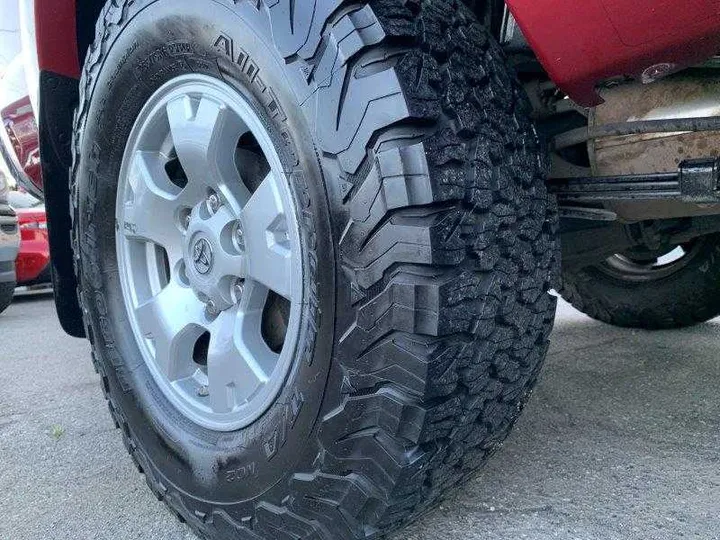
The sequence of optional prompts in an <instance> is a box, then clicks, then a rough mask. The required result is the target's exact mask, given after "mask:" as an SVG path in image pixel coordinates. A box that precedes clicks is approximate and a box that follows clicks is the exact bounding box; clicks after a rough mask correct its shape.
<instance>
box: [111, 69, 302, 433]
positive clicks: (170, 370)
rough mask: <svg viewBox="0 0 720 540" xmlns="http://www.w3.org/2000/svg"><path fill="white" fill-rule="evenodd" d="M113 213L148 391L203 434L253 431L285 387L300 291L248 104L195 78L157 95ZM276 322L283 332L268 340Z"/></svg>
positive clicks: (269, 163) (272, 169) (273, 181)
mask: <svg viewBox="0 0 720 540" xmlns="http://www.w3.org/2000/svg"><path fill="white" fill-rule="evenodd" d="M248 138H250V139H252V141H253V144H252V149H253V150H252V151H248V150H247V149H242V148H240V144H241V141H243V140H246V139H248ZM258 149H259V150H258ZM170 171H180V172H178V173H176V172H172V173H171V172H170ZM249 171H259V172H260V173H261V174H262V175H264V176H263V177H257V178H255V177H253V178H250V177H249ZM241 172H242V174H241ZM181 173H182V174H181ZM116 218H117V222H118V224H122V226H119V227H118V233H117V235H116V242H117V253H118V266H119V273H120V282H121V288H122V292H123V299H124V302H125V306H126V311H127V313H128V319H129V321H130V325H131V327H132V330H133V333H134V335H135V339H136V342H137V344H138V346H139V348H140V352H141V353H142V356H143V359H144V360H145V363H146V364H147V366H148V368H149V371H150V373H151V374H152V376H153V378H154V380H155V382H156V383H157V384H158V386H159V387H160V389H161V390H162V391H163V393H164V394H165V396H166V397H167V398H168V399H169V400H170V402H171V403H172V404H173V405H174V406H175V407H176V408H177V409H178V410H180V412H182V413H183V414H184V415H185V416H187V417H188V418H189V419H191V420H192V421H193V422H196V423H197V424H200V425H201V426H203V427H206V428H208V429H213V430H218V431H230V430H235V429H239V428H242V427H245V426H247V425H249V424H250V423H252V422H253V421H255V420H256V419H257V418H258V417H259V416H260V415H261V414H263V412H265V410H267V408H268V407H269V406H270V405H271V404H272V402H273V401H274V400H275V398H276V397H277V395H278V393H279V392H280V390H281V389H282V387H283V385H284V383H285V379H286V377H287V373H288V372H289V370H290V367H291V365H292V361H293V357H294V355H295V349H296V345H297V338H298V335H299V324H300V306H301V305H302V294H303V290H302V275H303V268H302V260H303V258H302V254H301V248H300V245H301V244H300V233H299V227H298V221H297V216H296V212H295V205H294V202H293V197H292V193H291V190H290V186H289V183H288V180H287V177H286V175H285V173H284V168H283V166H282V163H281V161H280V158H279V153H278V151H277V150H276V148H275V146H274V143H273V139H272V137H271V135H270V132H269V131H268V127H267V126H266V124H265V123H264V122H263V121H262V120H261V117H260V116H259V115H258V114H257V112H256V109H255V107H254V105H253V103H252V102H251V101H250V100H249V99H248V98H246V97H245V96H244V95H243V94H242V93H241V92H238V91H237V90H235V89H234V88H232V87H230V86H229V85H227V84H226V83H224V82H222V81H220V80H217V79H214V78H212V77H207V76H202V75H186V76H182V77H178V78H176V79H174V80H172V81H170V82H169V83H167V84H165V85H164V86H163V87H162V88H160V89H159V90H158V91H157V92H156V93H155V94H154V95H153V96H152V97H151V98H150V100H149V102H148V103H147V104H146V106H145V107H144V108H143V110H142V111H141V113H140V115H139V116H138V119H137V121H136V123H135V126H134V127H133V130H132V133H131V136H130V138H129V140H128V144H127V147H126V149H125V155H124V158H123V164H122V168H121V173H120V178H119V186H118V198H117V211H116ZM276 311H277V313H276ZM278 313H282V314H283V315H285V314H287V313H289V315H288V316H286V317H285V319H286V320H287V329H286V330H285V331H284V332H283V333H282V335H280V336H279V337H278V336H277V335H276V334H273V336H272V338H271V339H270V338H266V336H265V335H264V332H263V328H265V327H266V326H268V324H266V318H271V319H272V320H277V318H278ZM285 319H284V320H285ZM276 326H277V325H276Z"/></svg>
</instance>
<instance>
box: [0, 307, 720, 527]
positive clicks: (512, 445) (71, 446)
mask: <svg viewBox="0 0 720 540" xmlns="http://www.w3.org/2000/svg"><path fill="white" fill-rule="evenodd" d="M719 353H720V322H718V321H716V322H712V323H709V324H705V325H701V326H698V327H695V328H692V329H688V330H683V331H671V332H662V333H648V332H641V331H629V330H619V329H615V328H612V327H610V326H606V325H603V324H601V323H598V322H594V321H591V320H590V319H588V318H586V317H584V316H583V315H581V314H579V313H578V312H576V311H574V310H573V309H572V308H570V307H569V306H567V305H566V304H562V305H561V306H560V310H559V314H558V319H557V323H556V331H555V335H554V339H553V346H552V348H551V351H550V354H549V357H548V361H547V364H546V369H545V373H544V375H543V377H542V379H541V381H540V384H539V386H538V388H537V390H536V392H535V394H534V396H533V398H532V399H531V402H530V404H529V405H528V407H527V409H526V411H525V414H524V415H523V417H522V419H521V420H520V422H519V423H518V426H517V429H516V430H515V431H514V433H513V435H512V436H511V437H510V439H509V440H508V442H507V443H506V445H505V447H504V448H503V449H502V450H501V451H500V452H499V453H498V454H497V455H496V456H495V457H494V458H493V459H492V461H491V463H490V464H489V465H488V466H487V467H486V468H485V470H484V471H483V472H482V473H481V475H480V476H479V477H478V478H477V479H476V480H474V481H473V482H471V483H470V484H469V485H468V486H467V487H466V488H464V489H463V490H462V492H461V493H459V494H456V495H455V496H453V497H451V498H450V499H449V500H448V501H447V502H446V503H445V504H444V505H443V506H442V507H441V508H440V509H438V510H435V511H433V512H432V513H431V514H429V515H428V516H426V517H425V518H424V519H423V520H422V521H421V522H419V523H417V524H416V525H413V526H412V527H411V528H410V529H408V530H406V531H404V532H403V533H401V534H400V535H398V536H397V537H396V540H430V539H432V540H450V539H453V540H456V539H462V540H494V539H497V540H500V539H513V540H515V539H518V538H528V539H537V540H544V539H563V540H571V539H572V540H577V539H581V540H584V539H588V540H589V539H602V540H613V539H653V540H661V539H673V540H674V539H677V538H679V537H685V538H701V539H710V540H712V539H720V354H719ZM0 463H1V466H0V492H1V493H2V497H0V516H1V518H0V539H2V540H26V539H27V540H30V539H32V540H41V539H42V540H45V539H68V540H69V539H73V540H75V539H108V540H110V539H112V540H126V539H127V540H129V539H144V540H151V539H163V540H171V539H172V540H181V539H182V540H185V539H187V540H190V539H192V538H194V537H193V535H192V534H191V533H189V532H188V530H187V529H186V527H185V526H183V525H181V524H179V523H178V522H177V521H176V520H175V518H174V517H172V516H171V515H170V513H169V512H168V511H167V510H166V509H165V507H164V506H163V505H162V504H159V503H157V502H156V501H155V499H154V498H153V497H152V495H151V494H150V492H149V491H148V489H147V488H146V486H145V483H144V480H143V478H142V477H141V476H140V475H139V474H137V472H136V471H135V469H134V467H133V466H132V464H131V461H130V458H129V457H128V456H127V454H126V452H125V449H124V448H123V446H122V442H121V440H120V434H119V433H118V432H117V431H116V430H115V429H114V427H113V425H112V423H111V421H110V417H109V414H108V412H107V408H106V406H105V402H104V400H103V398H102V395H101V392H100V388H99V382H98V377H97V375H96V374H95V372H94V371H93V369H92V366H91V363H90V360H89V347H88V345H87V344H86V343H85V342H84V341H81V340H74V339H71V338H69V337H67V336H65V335H64V334H63V333H62V331H61V329H60V326H59V324H58V323H57V320H56V318H55V313H54V309H53V305H52V300H51V298H50V297H48V296H47V295H45V296H43V295H40V296H33V297H27V298H21V299H20V300H19V301H17V302H16V303H15V304H13V306H12V307H11V308H10V309H9V310H8V311H7V312H6V313H5V314H3V315H2V316H0Z"/></svg>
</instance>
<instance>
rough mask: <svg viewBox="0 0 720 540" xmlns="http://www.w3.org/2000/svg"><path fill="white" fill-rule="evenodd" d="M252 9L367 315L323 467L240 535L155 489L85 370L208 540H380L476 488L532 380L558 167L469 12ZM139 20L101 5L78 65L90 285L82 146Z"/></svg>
mask: <svg viewBox="0 0 720 540" xmlns="http://www.w3.org/2000/svg"><path fill="white" fill-rule="evenodd" d="M288 2H289V3H288ZM226 3H227V4H228V6H233V5H234V4H235V2H234V1H232V0H230V1H228V2H226ZM256 3H257V5H258V6H259V9H265V10H266V12H267V14H268V17H269V18H270V26H271V28H272V29H273V35H274V36H275V37H276V45H277V48H278V50H279V51H280V53H281V54H282V55H283V56H284V57H285V60H286V62H287V64H288V66H289V69H295V67H297V71H298V72H300V73H302V74H303V78H304V79H305V81H306V82H307V92H306V95H305V99H304V100H303V101H302V107H303V109H304V110H305V112H306V116H307V117H308V118H309V119H312V121H314V122H316V124H315V125H314V129H315V132H316V134H317V141H318V147H319V150H320V151H321V153H322V156H324V159H326V160H328V161H330V162H332V165H330V167H335V168H336V170H337V176H338V178H339V179H340V183H341V184H342V186H344V187H343V193H344V199H343V209H342V212H341V213H340V214H339V215H340V216H346V218H345V222H344V223H341V224H339V228H340V229H341V230H342V234H341V236H340V241H339V249H338V264H339V266H340V267H341V268H342V273H343V274H344V275H345V276H346V278H347V280H348V281H349V283H350V289H351V297H352V305H353V307H354V308H355V309H356V315H355V316H354V318H353V319H354V320H353V321H352V323H351V324H350V325H349V326H348V327H345V328H338V330H337V331H338V337H337V339H336V347H335V353H334V356H335V359H336V361H337V363H338V366H339V369H340V370H341V372H342V373H341V381H342V388H341V389H339V393H340V396H341V399H340V402H339V403H337V404H335V406H332V407H330V408H328V409H327V410H326V411H325V413H324V415H323V417H322V418H321V421H320V425H319V428H318V432H317V438H318V441H319V446H320V451H319V452H318V456H317V459H316V460H315V464H314V468H313V469H312V470H307V471H302V472H297V473H295V474H294V475H292V476H291V478H290V480H289V481H288V493H289V495H288V496H287V497H285V498H284V499H283V500H281V501H276V500H260V501H257V503H256V504H255V513H254V515H253V516H252V518H251V519H250V520H248V521H240V520H237V519H236V518H235V517H232V516H231V515H230V513H229V512H227V511H225V510H224V509H222V508H220V507H212V505H210V504H202V505H200V504H198V503H197V502H196V501H195V500H194V499H191V498H189V497H186V496H185V495H183V494H182V493H180V492H179V491H176V490H174V489H173V487H172V486H169V485H165V484H164V483H163V480H162V478H161V476H160V475H159V474H157V471H156V469H155V467H154V465H153V464H152V462H151V460H150V458H149V457H148V456H147V455H145V453H144V451H143V449H142V448H141V447H140V446H139V445H137V444H136V443H135V442H134V437H133V433H132V429H131V426H130V425H129V424H128V423H127V421H126V420H125V418H124V415H123V412H122V411H121V410H120V409H119V407H118V406H117V404H115V403H114V399H113V396H112V394H111V392H110V385H109V384H108V382H107V373H106V369H107V368H108V364H107V363H106V362H105V361H104V360H103V351H99V350H94V351H93V360H94V363H95V366H96V369H97V370H98V372H99V373H100V375H101V377H102V378H103V389H104V391H105V397H106V398H107V400H108V405H109V408H110V412H111V414H112V416H113V419H114V421H115V422H116V424H117V425H118V426H119V427H120V428H121V431H122V434H123V439H124V442H125V446H126V448H127V450H128V452H129V453H130V455H131V456H132V458H133V460H134V461H135V463H136V465H137V467H138V469H139V470H140V471H141V472H143V473H144V474H145V477H146V480H147V483H148V485H149V486H150V488H151V490H152V491H153V493H155V495H156V496H157V498H158V499H160V500H164V501H165V502H166V503H167V504H168V506H169V507H170V508H171V509H172V510H173V512H174V513H175V514H176V515H177V516H178V517H180V518H181V519H183V520H184V521H186V522H187V523H188V524H189V525H190V526H191V527H192V528H193V529H194V530H195V531H196V532H197V533H198V534H199V535H200V536H201V537H208V538H210V537H212V538H216V537H222V538H224V537H226V536H230V535H234V536H233V537H235V538H243V539H245V538H247V539H262V538H277V539H284V538H288V539H316V538H317V539H321V538H322V539H328V540H329V539H336V538H365V537H376V536H381V535H384V534H386V533H387V532H389V531H391V530H394V529H397V528H398V527H400V526H401V525H403V524H404V523H406V522H408V521H409V520H411V519H413V518H415V517H417V516H418V515H419V514H420V513H422V512H423V511H425V510H426V509H427V508H429V507H431V506H433V505H434V504H436V503H437V502H438V501H439V500H440V497H441V496H442V495H443V493H444V492H446V491H447V490H448V489H450V488H452V487H453V486H455V485H457V484H458V483H459V482H460V481H462V480H463V479H465V478H467V477H468V475H470V474H472V473H473V471H475V470H476V469H477V467H478V466H480V465H481V464H482V463H483V462H484V461H485V460H486V459H487V458H488V456H489V455H490V454H492V453H493V452H494V451H495V450H496V449H497V448H498V447H499V445H500V444H501V443H502V441H503V440H504V439H505V437H506V436H507V434H508V432H509V430H510V428H511V427H512V425H513V423H514V422H515V420H516V419H517V417H518V415H519V413H520V410H521V409H522V406H523V404H524V403H525V401H526V399H527V398H528V395H529V393H530V390H531V389H532V387H533V385H534V383H535V381H536V378H537V376H538V373H539V370H540V367H541V365H542V361H543V359H544V356H545V352H546V350H547V343H548V336H549V333H550V331H551V327H552V320H553V314H554V302H555V300H554V298H553V297H552V296H550V295H549V294H547V291H548V290H549V288H550V285H551V279H552V277H553V276H554V275H555V272H556V270H557V269H556V265H557V242H556V237H557V219H556V214H555V207H554V203H553V201H552V200H551V199H550V198H549V197H548V195H547V193H546V191H545V187H544V178H545V175H546V171H547V163H546V161H545V159H544V157H543V151H542V149H541V148H540V146H539V143H538V141H537V137H536V135H535V132H534V130H533V128H532V126H531V124H530V122H529V120H528V104H527V103H526V98H525V97H524V95H523V93H522V90H521V88H520V86H519V84H518V83H517V82H516V81H515V80H514V78H513V77H512V76H511V75H509V73H508V71H507V68H506V66H505V61H504V59H503V57H502V53H501V51H500V49H499V47H498V46H497V45H496V44H495V43H494V41H493V40H492V39H491V38H490V37H489V36H488V34H487V32H486V30H484V29H483V28H482V27H481V26H480V25H479V24H478V23H477V22H476V20H475V18H474V16H473V14H472V13H471V12H470V10H469V9H467V8H466V7H465V6H464V5H463V4H462V3H461V2H460V1H459V0H433V1H414V0H374V1H371V2H367V3H358V2H340V1H337V2H330V1H321V0H317V1H316V2H315V7H314V9H307V10H306V9H302V10H299V9H298V5H297V2H292V0H285V1H282V0H280V1H276V2H263V1H259V2H256ZM147 4H148V2H142V1H137V2H136V1H133V0H112V1H111V2H108V4H107V5H106V6H105V8H104V10H103V12H102V14H101V16H100V19H99V21H98V24H97V35H96V42H95V44H94V45H93V46H92V47H91V49H90V51H89V53H88V58H87V60H86V62H85V68H84V71H83V76H82V80H81V92H80V105H79V108H78V111H77V113H76V118H75V140H74V148H75V152H74V154H75V160H74V165H73V174H72V178H73V180H72V185H71V192H72V198H73V201H72V208H73V211H74V231H73V242H74V246H75V253H76V255H77V268H76V270H77V273H78V279H79V282H80V283H83V279H86V282H85V283H87V280H88V279H90V278H85V275H86V274H88V275H89V274H92V272H85V271H84V265H87V264H92V261H90V260H89V259H88V258H87V257H84V258H81V257H80V253H81V250H80V243H81V242H82V239H81V238H80V234H81V231H79V229H78V223H79V216H78V206H79V205H78V201H79V200H80V196H81V195H82V196H83V197H92V194H87V193H83V194H80V193H79V192H78V186H77V182H76V181H75V180H76V178H77V166H78V155H79V152H80V137H81V136H82V133H83V126H84V124H85V122H86V121H87V111H88V108H89V103H90V100H91V99H92V95H93V88H94V81H95V76H96V73H97V71H98V70H99V69H100V68H101V65H102V63H103V59H104V57H105V56H106V54H107V51H108V49H109V47H111V46H112V42H113V40H114V37H115V36H116V35H117V34H118V33H119V32H120V31H121V30H122V28H123V26H124V25H125V24H126V23H127V21H128V20H129V18H131V17H132V16H133V15H135V14H136V13H137V12H138V10H140V9H141V8H142V7H143V6H145V5H147ZM293 4H294V5H295V9H294V10H293V9H290V7H292V5H293ZM288 14H289V15H288ZM288 16H289V17H294V20H293V21H292V22H293V24H290V25H289V26H288V24H287V23H288V22H290V21H289V20H288ZM291 29H292V30H294V32H291ZM320 103H322V104H323V107H325V109H324V111H325V113H324V114H323V115H320V116H318V115H317V114H315V112H314V111H316V110H317V108H318V107H319V106H320V105H319V104H320ZM377 111H386V112H387V114H374V112H377ZM348 126H350V127H348ZM348 134H350V135H348ZM81 290H82V287H81ZM84 296H85V294H84V293H81V294H80V299H81V303H82V305H85V300H86V299H85V298H84ZM86 325H87V332H88V336H89V337H90V340H91V342H93V338H92V336H93V332H94V331H95V329H94V328H93V325H92V324H91V321H90V318H89V317H87V316H86Z"/></svg>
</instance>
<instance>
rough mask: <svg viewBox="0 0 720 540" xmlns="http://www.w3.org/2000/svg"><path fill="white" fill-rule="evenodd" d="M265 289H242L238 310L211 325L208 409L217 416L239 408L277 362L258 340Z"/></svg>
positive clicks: (251, 285)
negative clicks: (243, 292)
mask: <svg viewBox="0 0 720 540" xmlns="http://www.w3.org/2000/svg"><path fill="white" fill-rule="evenodd" d="M267 292H268V291H267V289H266V288H265V287H263V286H262V285H259V284H257V283H255V284H249V286H248V287H246V295H245V297H244V300H243V302H242V303H241V305H240V306H239V307H238V308H235V309H233V310H229V311H226V312H223V313H222V314H221V315H220V317H218V319H217V320H216V321H215V323H214V325H213V328H212V331H211V337H210V350H209V351H208V365H207V367H208V383H209V390H210V406H211V408H212V409H213V411H215V412H217V413H223V412H229V411H231V410H232V409H233V408H234V407H235V406H237V405H242V404H243V403H244V402H245V401H248V400H250V399H251V398H252V397H253V395H255V394H256V393H257V391H258V390H259V389H260V388H261V387H262V386H263V385H264V384H265V383H267V381H268V380H269V378H270V376H271V375H272V371H273V369H274V367H275V364H276V363H277V360H278V355H277V354H276V353H274V352H272V351H271V350H270V348H269V347H268V346H267V344H266V343H265V341H264V340H263V338H262V333H261V320H262V311H263V306H264V304H265V300H266V298H267Z"/></svg>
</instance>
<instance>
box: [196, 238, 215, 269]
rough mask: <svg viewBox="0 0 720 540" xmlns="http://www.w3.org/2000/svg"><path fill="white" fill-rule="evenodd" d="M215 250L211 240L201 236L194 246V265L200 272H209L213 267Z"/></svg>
mask: <svg viewBox="0 0 720 540" xmlns="http://www.w3.org/2000/svg"><path fill="white" fill-rule="evenodd" d="M212 264H213V252H212V246H211V245H210V242H208V241H207V240H205V239H204V238H201V239H200V240H198V241H197V242H195V245H194V246H193V265H194V266H195V270H197V271H198V273H199V274H207V273H208V272H209V271H210V269H211V268H212Z"/></svg>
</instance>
